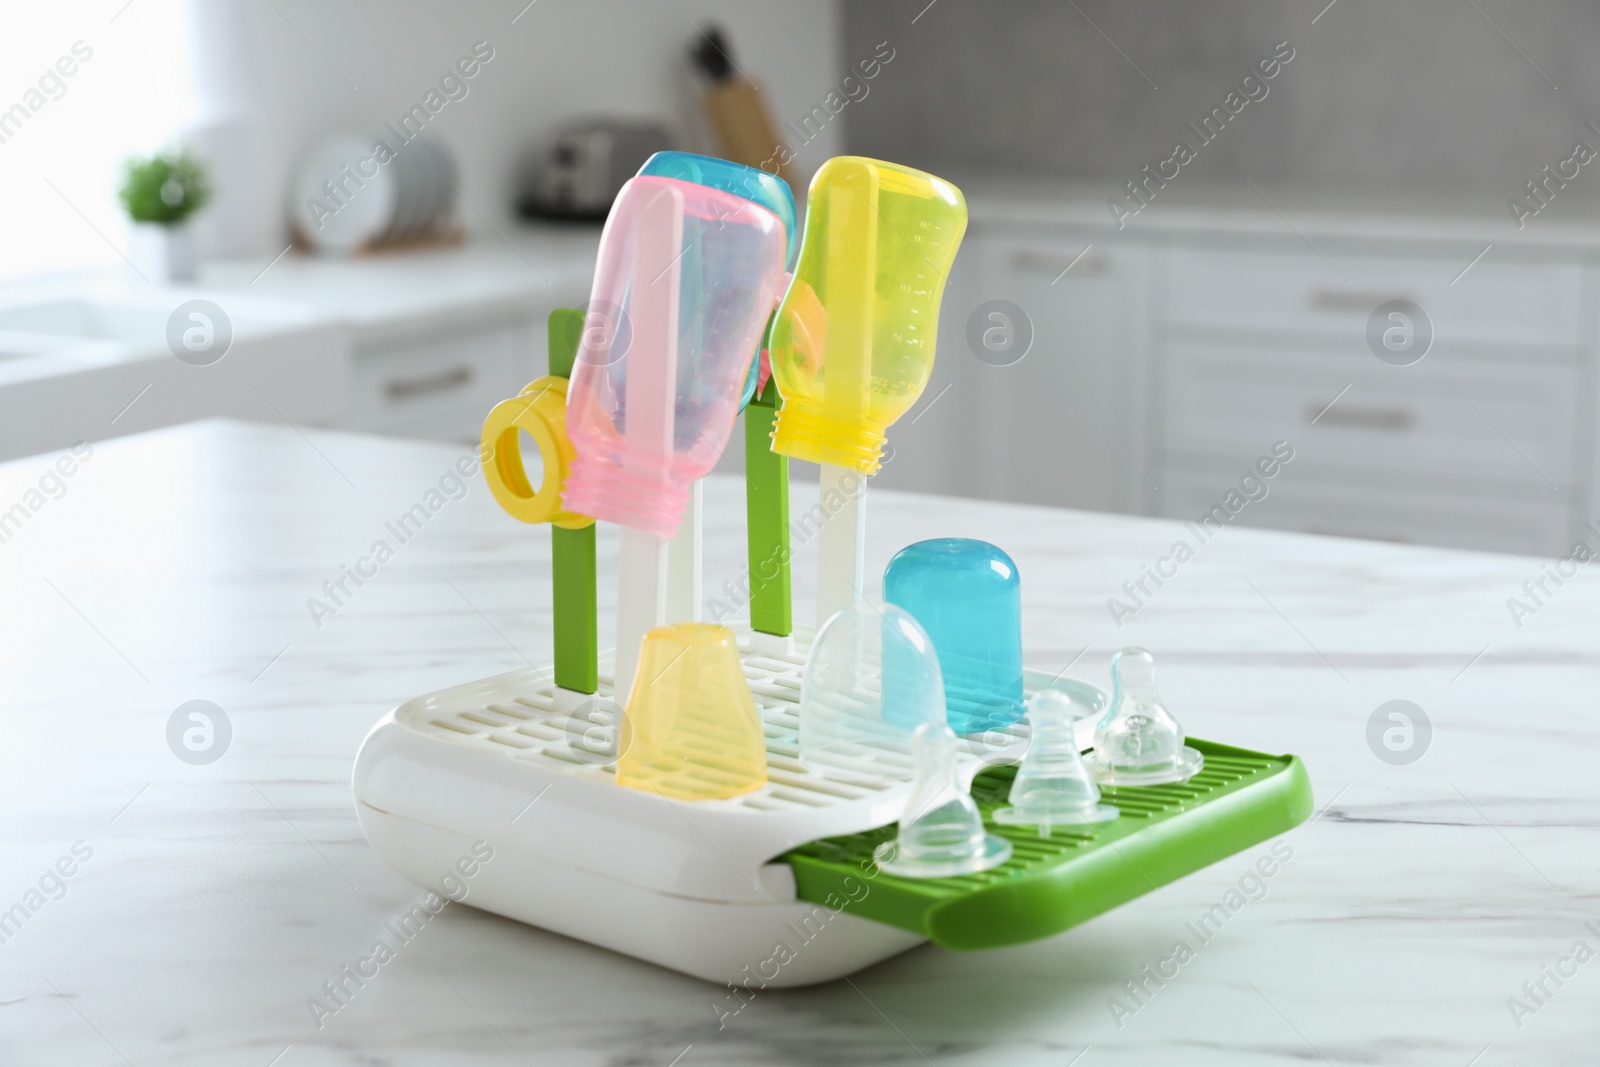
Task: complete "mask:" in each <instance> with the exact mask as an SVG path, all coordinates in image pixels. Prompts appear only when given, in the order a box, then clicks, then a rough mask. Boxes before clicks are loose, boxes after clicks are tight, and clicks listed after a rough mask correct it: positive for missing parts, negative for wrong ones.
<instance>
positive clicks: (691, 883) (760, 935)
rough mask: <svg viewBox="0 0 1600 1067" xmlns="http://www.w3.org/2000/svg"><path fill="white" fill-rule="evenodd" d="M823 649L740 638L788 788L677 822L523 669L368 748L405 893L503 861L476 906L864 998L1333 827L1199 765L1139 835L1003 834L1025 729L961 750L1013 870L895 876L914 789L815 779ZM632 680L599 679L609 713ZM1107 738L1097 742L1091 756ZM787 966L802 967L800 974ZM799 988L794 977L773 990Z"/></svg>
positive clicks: (406, 717)
mask: <svg viewBox="0 0 1600 1067" xmlns="http://www.w3.org/2000/svg"><path fill="white" fill-rule="evenodd" d="M810 638H811V631H810V629H809V628H797V630H796V632H795V634H794V635H793V639H792V640H785V639H783V638H774V637H772V635H769V634H761V633H753V632H751V631H749V630H740V631H738V641H739V649H740V653H741V658H742V660H743V663H744V666H745V675H746V677H747V678H749V680H750V688H751V690H752V691H753V692H754V694H755V697H756V702H757V705H758V706H759V708H760V711H761V718H762V723H763V726H764V730H765V733H766V741H767V758H768V767H769V769H768V778H769V781H768V783H767V785H766V786H764V787H763V788H761V789H759V790H757V791H755V792H753V793H747V794H745V795H743V796H739V797H735V798H732V799H728V800H710V801H690V802H686V801H678V800H672V799H669V798H666V797H662V796H658V795H653V794H650V793H645V792H641V791H639V790H632V789H624V788H620V787H618V786H617V785H616V784H615V783H614V781H613V780H612V779H613V776H614V769H613V768H611V767H609V766H606V765H599V764H596V763H595V762H594V759H593V757H588V758H585V756H586V749H585V746H584V741H583V738H582V737H581V736H579V735H580V732H581V731H582V730H584V729H586V728H588V727H589V726H591V725H592V722H591V720H590V719H588V718H585V717H584V716H581V715H574V712H576V711H577V710H578V709H579V708H580V707H582V706H583V705H584V704H585V703H586V702H588V701H590V700H592V699H593V698H591V697H588V696H586V695H584V694H576V693H572V692H570V691H565V690H560V689H558V688H557V687H556V686H555V684H554V681H553V671H552V669H551V668H550V667H540V668H524V669H522V670H517V671H512V672H510V673H507V674H501V675H496V676H494V677H491V678H485V679H482V680H480V681H476V682H469V683H467V684H465V685H458V686H454V687H452V688H449V689H445V690H442V691H440V692H437V693H430V694H428V695H426V696H420V697H417V698H415V699H413V700H408V701H406V702H405V703H404V704H401V705H400V706H399V707H398V708H396V709H395V710H394V711H392V712H390V713H389V714H388V715H386V716H385V717H384V718H383V719H382V720H381V721H380V722H379V723H378V724H377V726H376V727H374V729H373V731H372V733H371V734H370V735H369V736H368V738H367V740H366V742H365V743H364V744H363V745H362V747H361V753H360V755H359V756H358V757H357V760H356V767H355V793H356V801H357V803H356V810H357V813H358V815H359V818H360V821H361V826H362V829H363V830H364V831H365V833H366V835H367V838H368V840H369V841H371V842H372V845H373V847H374V848H375V849H377V851H378V853H379V854H380V855H381V856H383V858H384V860H385V861H386V862H388V863H389V864H390V866H392V867H393V868H394V869H395V870H396V871H398V872H399V873H400V874H401V875H403V876H404V877H406V878H407V879H409V880H410V881H412V882H413V883H415V884H417V885H419V886H424V887H426V886H431V885H433V884H435V883H436V882H437V880H438V877H439V873H440V872H441V871H445V870H449V869H450V868H451V867H452V866H453V865H454V864H455V863H456V862H457V861H458V860H459V859H460V858H461V857H462V856H464V855H468V854H469V853H470V850H471V848H472V845H473V844H474V843H475V842H477V841H480V840H482V841H488V842H490V843H491V844H492V845H493V846H494V849H495V853H494V860H493V861H492V862H490V863H486V864H483V865H482V866H481V867H480V868H479V870H478V873H477V874H476V875H475V876H474V877H473V878H472V880H471V882H470V887H469V895H468V896H467V898H466V900H467V903H470V904H472V905H473V906H475V907H478V908H482V909H484V910H486V911H492V912H495V913H497V914H500V915H505V916H508V917H510V918H513V919H517V920H520V921H522V922H526V923H531V924H532V925H534V926H539V927H543V928H544V929H547V930H553V931H555V932H557V933H561V934H565V935H567V936H569V937H574V938H578V939H579V940H583V941H588V942H591V943H593V944H596V945H601V946H603V947H605V948H609V949H612V950H614V951H617V952H622V953H625V954H627V955H630V956H636V957H638V958H640V959H645V960H649V961H650V962H652V963H657V964H660V965H661V966H664V967H669V968H672V969H674V970H678V971H683V972H686V973H688V974H692V975H695V976H696V977H699V978H704V979H706V980H708V981H712V982H717V983H724V982H734V983H738V982H741V981H745V980H747V974H746V968H756V967H757V965H759V964H763V963H765V962H766V961H769V960H772V959H773V957H774V949H775V947H776V946H778V945H780V944H781V945H785V946H787V947H788V948H789V949H790V950H791V953H792V957H793V958H792V959H790V960H788V961H787V962H784V963H783V964H782V966H776V967H775V966H774V965H771V964H768V965H767V966H766V968H765V970H764V971H762V970H758V971H756V972H754V973H759V974H761V975H762V981H763V984H764V985H770V986H774V987H779V986H796V985H806V984H810V983H814V982H821V981H826V980H828V979H830V978H836V977H839V976H841V975H846V974H850V973H852V972H854V971H856V970H859V969H861V968H862V967H865V966H868V965H869V964H872V963H875V962H877V961H878V960H881V959H885V958H887V957H889V956H892V955H895V954H896V953H899V952H902V951H904V950H906V949H908V948H911V947H913V946H914V945H917V944H920V943H921V942H923V941H926V940H930V939H931V940H933V941H936V942H937V943H939V944H942V945H945V946H947V947H950V948H955V949H975V948H988V947H995V946H998V945H1004V944H1011V943H1015V942H1018V941H1026V940H1032V939H1035V938H1039V937H1046V936H1049V935H1051V934H1054V933H1057V932H1059V931H1061V930H1064V929H1067V928H1069V927H1071V926H1074V925H1076V924H1077V923H1079V922H1082V921H1084V920H1086V919H1089V918H1091V917H1093V916H1094V915H1097V914H1099V913H1101V912H1103V911H1106V910H1108V909H1109V908H1111V907H1115V906H1116V905H1118V904H1121V903H1124V902H1126V901H1128V900H1131V899H1133V898H1135V897H1137V896H1140V895H1142V894H1144V893H1146V892H1149V891H1150V890H1151V889H1153V888H1155V887H1156V886H1159V885H1164V884H1166V883H1167V882H1171V881H1174V880H1175V879H1177V878H1180V877H1182V876H1183V875H1185V874H1189V873H1191V872H1193V871H1195V870H1199V869H1200V868H1202V867H1204V866H1206V865H1208V864H1210V863H1213V862H1215V861H1217V860H1219V859H1222V858H1224V857H1226V856H1228V855H1231V854H1233V853H1235V852H1238V851H1240V850H1241V849H1245V848H1248V847H1250V846H1251V845H1253V844H1256V843H1257V842H1260V841H1263V840H1266V839H1268V838H1270V837H1273V836H1275V835H1276V834H1279V833H1282V832H1283V831H1285V830H1288V829H1289V828H1291V827H1293V826H1295V825H1296V824H1298V823H1299V822H1301V821H1303V820H1304V819H1305V818H1306V817H1307V816H1308V815H1309V814H1310V808H1311V790H1310V784H1309V781H1308V779H1307V777H1306V773H1305V769H1304V767H1303V766H1302V765H1301V763H1300V761H1299V760H1298V759H1296V758H1295V757H1292V756H1282V757H1280V756H1266V755H1262V754H1260V753H1255V752H1249V751H1246V750H1243V749H1235V748H1229V747H1227V746H1223V745H1214V744H1210V743H1207V742H1204V741H1194V743H1195V744H1196V745H1197V746H1199V747H1200V748H1201V750H1202V751H1203V752H1204V753H1205V756H1206V767H1205V769H1204V770H1203V771H1201V772H1200V774H1199V775H1197V776H1196V777H1195V778H1192V779H1190V780H1189V781H1188V782H1185V783H1181V784H1178V785H1165V786H1155V787H1150V788H1144V789H1131V788H1124V789H1115V788H1112V789H1107V790H1106V791H1105V793H1106V797H1107V799H1108V800H1110V801H1111V802H1112V803H1115V804H1116V805H1117V806H1118V807H1119V808H1120V809H1121V811H1122V815H1121V817H1120V818H1118V819H1117V820H1115V821H1114V822H1111V823H1106V824H1101V825H1097V826H1074V827H1065V826H1064V827H1060V828H1056V829H1053V830H1052V831H1051V832H1050V834H1049V835H1048V836H1044V837H1041V836H1040V835H1039V833H1038V831H1037V830H1035V829H1034V828H1033V827H1031V826H1002V825H998V824H995V823H994V822H993V820H992V819H989V818H987V816H988V815H989V814H990V813H991V812H992V811H993V810H994V809H995V808H999V807H1002V806H1003V805H1004V804H1005V802H1006V788H1007V787H1008V786H1009V784H1010V776H1011V774H1012V773H1014V771H1013V769H1012V768H1011V767H1008V766H997V765H1003V764H1007V763H1013V762H1015V761H1016V760H1018V759H1020V758H1021V753H1022V751H1023V750H1024V749H1025V747H1026V744H1027V736H1028V725H1027V723H1026V721H1024V722H1019V723H1016V724H1014V725H1012V726H1010V727H1007V728H1005V729H1004V730H1001V731H994V732H991V733H990V734H987V735H984V736H983V737H981V738H962V740H961V753H960V765H961V768H962V772H963V774H964V775H966V776H967V777H968V778H969V779H970V778H975V779H976V780H975V782H974V787H973V793H974V799H976V800H977V801H978V804H979V807H980V809H981V810H983V812H984V814H985V816H986V820H985V821H986V823H987V825H988V828H989V830H990V832H993V833H999V834H1002V835H1004V836H1006V837H1007V838H1008V839H1009V840H1011V842H1012V844H1013V848H1014V849H1015V854H1014V855H1013V857H1012V859H1011V860H1010V861H1008V862H1007V863H1006V864H1005V865H1004V866H1001V867H999V868H996V869H994V870H992V871H986V872H983V873H981V874H976V875H965V876H961V877H956V878H938V879H926V880H922V879H908V878H895V877H892V876H890V875H887V874H881V873H876V872H874V871H873V869H872V866H871V856H872V850H873V848H874V847H875V846H876V845H877V844H879V843H880V842H882V841H884V840H888V839H889V838H890V837H891V836H892V835H893V832H894V823H895V820H897V819H898V818H899V817H900V814H901V811H902V809H903V808H904V806H905V802H906V797H907V794H908V793H909V791H910V781H909V779H908V778H906V777H905V776H904V774H903V770H904V768H899V767H896V768H891V769H890V770H891V772H892V773H886V774H885V775H884V777H883V779H882V780H881V781H879V782H874V783H867V782H862V783H842V782H837V781H833V780H830V779H827V778H822V777H820V776H818V775H815V774H812V773H810V772H808V771H806V770H805V769H803V768H802V767H801V766H800V764H799V762H798V760H797V759H796V753H797V751H798V742H797V739H796V730H797V726H798V719H797V716H796V710H797V705H798V699H799V693H800V677H801V672H802V671H803V669H804V665H805V656H806V653H807V651H808V650H809V645H810ZM612 677H613V673H612V656H611V653H610V651H609V650H607V651H606V652H604V653H602V654H601V658H600V686H599V693H598V694H597V695H598V696H599V697H601V698H608V697H609V696H610V694H611V680H612ZM1024 685H1025V690H1026V691H1027V692H1028V694H1029V695H1031V694H1032V693H1033V692H1034V691H1035V690H1037V689H1038V688H1040V687H1043V686H1051V687H1055V688H1063V689H1066V690H1068V691H1069V692H1071V693H1072V694H1073V695H1074V697H1075V698H1077V699H1078V700H1080V701H1082V702H1084V703H1085V704H1086V705H1087V706H1090V707H1094V708H1096V709H1097V710H1101V709H1103V708H1104V707H1105V704H1106V696H1105V694H1104V693H1102V692H1100V691H1099V690H1098V689H1095V688H1094V687H1092V686H1089V685H1087V684H1084V683H1081V682H1077V681H1073V680H1071V679H1065V678H1052V676H1051V675H1050V674H1048V673H1046V672H1042V671H1032V670H1030V671H1026V672H1025V674H1024ZM1093 721H1094V720H1093V719H1092V718H1090V719H1085V720H1082V721H1080V722H1079V724H1078V726H1079V730H1080V733H1079V744H1080V746H1081V747H1082V748H1085V749H1086V748H1088V747H1089V745H1090V738H1091V735H1092V731H1093ZM783 955H785V954H784V953H779V956H780V958H781V957H782V956H783ZM774 969H775V970H776V972H777V973H776V974H775V975H770V976H769V974H768V972H771V971H773V970H774Z"/></svg>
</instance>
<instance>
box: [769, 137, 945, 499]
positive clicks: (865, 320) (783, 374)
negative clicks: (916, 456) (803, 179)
mask: <svg viewBox="0 0 1600 1067" xmlns="http://www.w3.org/2000/svg"><path fill="white" fill-rule="evenodd" d="M966 229H967V202H966V200H965V198H963V197H962V195H961V191H960V190H959V189H957V188H956V187H955V186H953V185H951V184H950V183H949V182H947V181H944V180H943V179H940V178H936V177H934V176H933V175H931V174H925V173H923V172H922V171H919V170H912V169H910V168H909V167H900V166H896V165H895V164H893V163H882V162H879V161H878V160H875V159H863V158H861V157H859V156H839V157H836V158H834V159H830V160H828V161H827V162H826V163H824V164H823V165H822V167H821V169H820V170H818V171H817V174H816V177H814V178H813V179H812V180H811V189H810V192H809V194H808V195H807V201H806V223H805V232H804V235H803V237H802V239H801V244H800V261H799V265H798V267H797V269H796V270H795V276H794V281H793V283H792V284H791V285H790V287H789V291H788V293H787V294H786V295H785V296H784V299H783V303H782V304H781V305H780V307H779V309H778V316H777V321H776V322H775V323H774V324H773V331H772V341H771V345H770V351H771V356H772V373H773V376H774V377H775V378H776V379H777V382H778V392H779V393H780V394H781V395H782V397H783V408H782V409H781V410H780V411H779V412H778V416H777V422H776V425H775V427H774V429H773V434H772V442H773V450H774V451H776V452H779V453H781V454H783V455H786V456H792V457H793V458H795V459H802V460H808V461H810V462H813V463H826V464H832V465H834V466H837V467H844V468H848V469H851V470H855V471H859V472H860V473H862V474H867V475H870V474H873V473H876V471H877V469H878V464H879V457H880V455H881V453H882V450H883V444H884V441H885V439H886V438H885V434H886V431H887V430H888V428H889V426H890V425H892V424H893V423H894V421H895V420H896V419H898V418H899V417H900V416H901V415H903V414H904V413H905V412H906V411H907V410H908V409H909V408H910V407H911V405H912V404H914V403H916V400H917V397H918V396H920V395H921V393H922V389H923V387H924V386H925V385H927V384H928V376H929V374H930V373H931V372H932V370H933V348H934V340H935V337H936V336H937V334H938V330H939V301H940V299H941V297H942V296H943V294H944V284H945V279H946V278H947V277H948V275H949V273H950V263H951V261H952V260H953V259H954V258H955V254H956V249H957V248H958V247H959V246H960V244H961V237H962V235H963V234H964V233H965V232H966Z"/></svg>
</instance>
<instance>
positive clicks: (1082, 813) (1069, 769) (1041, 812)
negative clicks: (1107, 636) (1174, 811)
mask: <svg viewBox="0 0 1600 1067" xmlns="http://www.w3.org/2000/svg"><path fill="white" fill-rule="evenodd" d="M1087 713H1088V709H1087V708H1084V709H1082V710H1080V709H1079V707H1078V706H1077V705H1075V704H1074V703H1073V701H1072V698H1071V697H1070V696H1068V695H1067V694H1066V693H1063V692H1062V691H1061V690H1059V689H1041V690H1040V691H1039V692H1038V693H1036V694H1034V697H1033V699H1032V700H1031V701H1029V702H1028V725H1029V727H1030V729H1031V730H1032V739H1031V740H1030V741H1029V742H1028V754H1027V755H1026V756H1024V757H1023V759H1022V766H1021V767H1019V768H1017V777H1016V780H1015V781H1013V782H1012V783H1011V807H1009V808H1001V809H1000V810H999V811H996V812H995V813H994V821H995V822H997V823H1003V824H1005V825H1007V826H1025V825H1030V824H1031V825H1033V826H1037V827H1038V828H1039V833H1040V834H1041V835H1044V834H1048V833H1049V832H1050V827H1052V826H1078V825H1082V824H1084V823H1097V822H1110V821H1111V820H1112V819H1115V818H1116V817H1117V816H1118V815H1119V814H1121V813H1120V812H1119V811H1118V810H1117V809H1116V807H1115V806H1114V805H1111V804H1102V803H1100V787H1099V786H1097V785H1095V784H1094V779H1093V778H1092V777H1090V775H1089V768H1088V767H1086V766H1085V765H1084V762H1083V757H1082V756H1081V755H1079V754H1078V742H1077V740H1076V738H1075V736H1074V734H1075V730H1074V724H1075V722H1076V721H1077V720H1078V719H1079V718H1082V717H1083V715H1085V714H1087Z"/></svg>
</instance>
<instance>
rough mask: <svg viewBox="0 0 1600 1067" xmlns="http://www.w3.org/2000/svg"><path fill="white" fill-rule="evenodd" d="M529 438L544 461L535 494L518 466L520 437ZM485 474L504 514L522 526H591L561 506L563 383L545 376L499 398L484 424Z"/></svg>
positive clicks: (567, 452)
mask: <svg viewBox="0 0 1600 1067" xmlns="http://www.w3.org/2000/svg"><path fill="white" fill-rule="evenodd" d="M523 433H527V435H528V436H529V437H531V438H533V441H534V444H536V445H538V447H539V455H540V457H541V458H542V459H543V460H544V477H543V478H542V479H541V480H540V482H539V488H538V489H537V490H535V489H534V488H533V485H532V484H531V483H530V482H529V481H528V472H527V469H526V468H525V467H524V466H523V463H522V434H523ZM483 453H484V457H485V459H484V464H483V476H484V480H486V481H487V482H488V483H489V491H490V492H491V493H493V494H494V498H495V500H497V501H499V503H500V506H501V507H502V508H504V509H505V511H506V514H508V515H510V516H511V517H512V518H514V519H519V520H521V521H522V522H528V523H540V522H548V523H554V524H555V525H556V526H560V527H562V528H563V529H567V530H581V529H582V528H583V527H585V526H588V525H590V524H592V523H593V522H594V520H593V519H591V518H589V517H588V516H586V515H578V514H575V513H573V512H570V511H566V510H564V509H563V508H562V506H561V490H562V488H563V487H564V486H565V485H566V481H567V474H568V472H569V471H570V470H571V469H572V457H573V448H572V440H571V438H569V437H568V436H567V379H565V378H558V377H555V376H549V377H544V378H539V379H538V380H536V381H532V382H529V383H528V385H527V387H526V388H524V389H523V390H522V392H521V393H520V394H518V395H517V396H514V397H512V398H511V399H510V400H502V401H501V402H500V403H498V404H496V405H495V406H494V409H493V410H492V411H490V412H489V417H488V418H487V419H485V420H484V421H483Z"/></svg>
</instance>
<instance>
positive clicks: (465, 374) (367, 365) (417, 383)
mask: <svg viewBox="0 0 1600 1067" xmlns="http://www.w3.org/2000/svg"><path fill="white" fill-rule="evenodd" d="M546 315H548V310H546V311H544V312H542V313H537V312H536V313H530V314H528V315H521V316H505V317H498V318H496V317H491V318H489V319H488V320H487V321H484V320H482V319H480V318H478V317H471V318H468V317H455V316H447V317H443V318H442V319H440V320H437V321H431V322H429V323H427V324H426V325H425V326H422V327H416V326H412V327H410V328H405V329H392V328H385V329H379V330H370V331H367V332H365V333H364V334H363V335H362V336H359V337H358V338H357V339H356V342H355V345H354V353H353V357H354V358H353V359H352V362H351V373H350V403H349V406H348V408H347V410H346V412H345V415H344V418H343V420H342V425H343V426H345V427H347V428H349V429H353V430H363V431H366V432H370V433H382V434H389V435H392V436H396V437H423V438H429V439H432V440H450V441H463V442H471V441H476V440H477V439H478V435H479V431H480V430H481V429H482V427H483V419H484V416H485V415H487V414H488V412H489V409H490V408H492V407H494V406H495V405H496V404H498V403H499V402H500V401H502V400H504V399H505V398H507V397H509V396H515V395H516V394H517V393H518V392H519V391H520V390H521V389H522V387H523V386H524V385H526V384H527V383H528V382H530V381H532V380H533V379H534V378H537V377H539V376H540V375H542V374H543V373H544V371H543V367H544V366H545V360H546V352H545V344H546V337H545V328H544V318H545V316H546Z"/></svg>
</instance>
